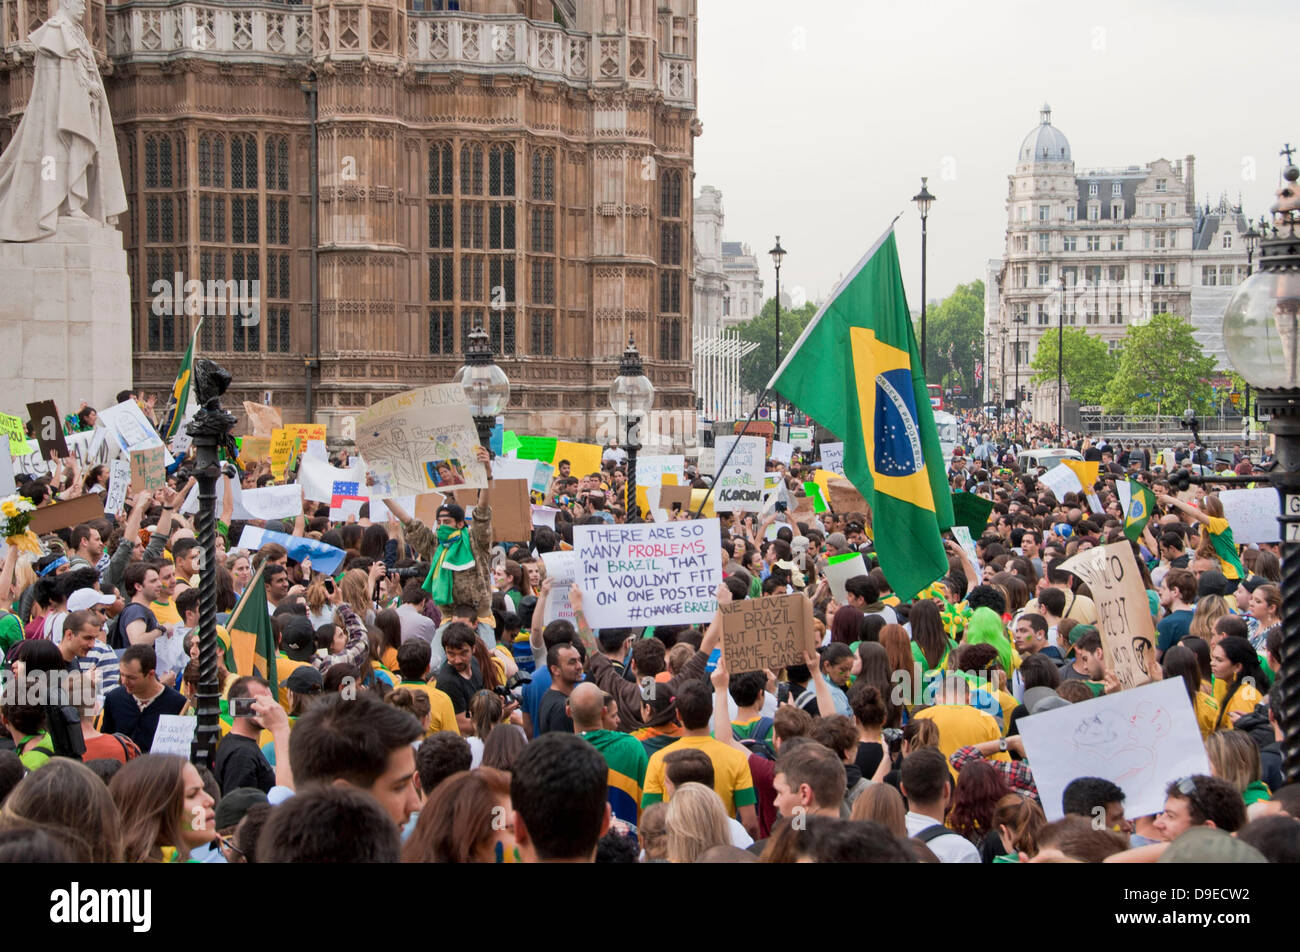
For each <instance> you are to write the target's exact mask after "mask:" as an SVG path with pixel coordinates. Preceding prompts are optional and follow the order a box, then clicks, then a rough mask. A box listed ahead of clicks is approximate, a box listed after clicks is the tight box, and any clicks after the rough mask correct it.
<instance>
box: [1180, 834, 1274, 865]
mask: <svg viewBox="0 0 1300 952" xmlns="http://www.w3.org/2000/svg"><path fill="white" fill-rule="evenodd" d="M1156 862H1157V863H1267V862H1268V860H1267V859H1266V858H1265V857H1264V854H1263V853H1261V852H1260V851H1259V850H1257V849H1255V847H1253V846H1251V845H1250V844H1249V843H1243V842H1242V841H1241V840H1239V839H1237V838H1236V837H1233V836H1230V835H1228V834H1227V833H1225V832H1223V830H1219V829H1215V828H1214V827H1212V826H1194V827H1192V828H1191V829H1190V830H1188V831H1187V832H1186V833H1183V834H1182V835H1181V836H1179V837H1178V838H1177V839H1176V840H1174V841H1173V842H1172V843H1170V844H1169V847H1168V848H1167V849H1166V850H1165V851H1164V852H1163V853H1161V854H1160V858H1159V859H1157V860H1156Z"/></svg>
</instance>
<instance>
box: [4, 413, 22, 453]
mask: <svg viewBox="0 0 1300 952" xmlns="http://www.w3.org/2000/svg"><path fill="white" fill-rule="evenodd" d="M0 434H3V435H5V436H8V437H9V452H10V453H12V454H13V455H14V456H25V455H26V453H25V452H24V451H25V450H26V449H27V431H26V430H25V429H24V428H23V421H22V418H21V417H16V416H10V415H9V414H8V413H0Z"/></svg>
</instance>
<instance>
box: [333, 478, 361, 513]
mask: <svg viewBox="0 0 1300 952" xmlns="http://www.w3.org/2000/svg"><path fill="white" fill-rule="evenodd" d="M369 501H370V497H369V496H363V495H362V494H361V484H360V483H358V482H357V481H356V480H345V479H340V480H336V481H335V483H334V485H332V486H331V487H330V522H343V521H345V520H346V519H347V518H348V516H356V517H357V518H360V517H361V507H362V506H364V505H365V504H366V503H368V502H369ZM367 511H368V510H367Z"/></svg>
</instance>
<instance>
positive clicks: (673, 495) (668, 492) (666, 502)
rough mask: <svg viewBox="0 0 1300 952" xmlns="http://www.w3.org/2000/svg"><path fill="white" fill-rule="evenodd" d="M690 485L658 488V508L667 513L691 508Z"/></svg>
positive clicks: (691, 491) (691, 490)
mask: <svg viewBox="0 0 1300 952" xmlns="http://www.w3.org/2000/svg"><path fill="white" fill-rule="evenodd" d="M693 492H694V490H693V489H691V487H690V486H661V487H660V489H659V508H660V509H663V510H664V511H666V512H668V513H669V514H671V513H674V512H679V511H682V510H689V509H690V508H691V494H692V493H693Z"/></svg>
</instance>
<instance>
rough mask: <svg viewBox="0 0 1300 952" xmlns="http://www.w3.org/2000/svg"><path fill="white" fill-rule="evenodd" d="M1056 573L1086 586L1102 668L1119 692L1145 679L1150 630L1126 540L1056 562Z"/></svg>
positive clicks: (1150, 662)
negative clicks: (1116, 683) (1058, 567)
mask: <svg viewBox="0 0 1300 952" xmlns="http://www.w3.org/2000/svg"><path fill="white" fill-rule="evenodd" d="M1061 568H1062V569H1064V570H1065V571H1066V572H1069V573H1071V574H1072V575H1077V576H1078V577H1079V578H1081V579H1083V580H1084V581H1085V582H1087V583H1088V588H1089V589H1091V591H1092V600H1093V602H1095V603H1096V605H1097V630H1098V631H1099V632H1100V633H1101V641H1102V647H1103V649H1104V651H1103V653H1104V656H1105V659H1106V667H1107V668H1108V669H1109V670H1111V671H1114V672H1115V675H1116V677H1118V678H1119V683H1120V686H1121V687H1122V688H1124V689H1125V690H1127V689H1129V688H1133V687H1137V686H1138V685H1140V684H1145V683H1146V682H1147V681H1149V680H1151V675H1150V674H1148V673H1147V672H1148V671H1149V670H1150V669H1151V668H1152V667H1154V665H1155V663H1156V661H1155V643H1156V637H1155V625H1154V624H1153V622H1152V621H1151V611H1150V608H1149V607H1148V602H1147V593H1146V589H1145V587H1144V586H1143V584H1142V576H1141V575H1140V574H1139V573H1138V567H1137V560H1136V559H1134V558H1133V548H1132V546H1131V545H1130V544H1129V542H1128V540H1124V541H1123V542H1112V543H1111V544H1110V545H1104V546H1096V547H1094V548H1091V549H1089V550H1087V551H1086V552H1083V553H1081V554H1079V555H1076V556H1074V558H1072V559H1068V560H1066V561H1065V562H1064V563H1062V565H1061Z"/></svg>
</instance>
